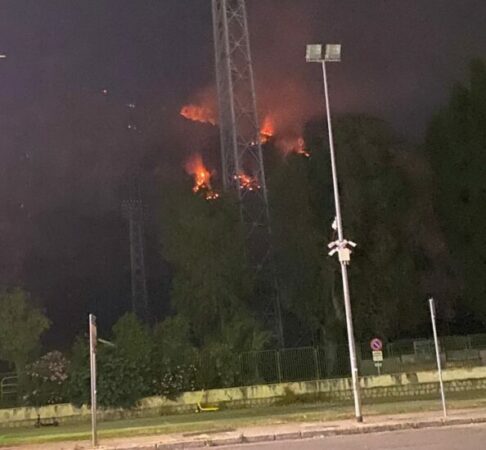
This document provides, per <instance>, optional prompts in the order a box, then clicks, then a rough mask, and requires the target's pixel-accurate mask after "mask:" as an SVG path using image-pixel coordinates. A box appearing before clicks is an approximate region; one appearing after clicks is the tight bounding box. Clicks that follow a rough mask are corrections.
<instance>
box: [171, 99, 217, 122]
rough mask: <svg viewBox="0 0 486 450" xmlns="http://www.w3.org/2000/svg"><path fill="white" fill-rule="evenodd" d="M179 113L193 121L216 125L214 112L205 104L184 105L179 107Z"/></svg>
mask: <svg viewBox="0 0 486 450" xmlns="http://www.w3.org/2000/svg"><path fill="white" fill-rule="evenodd" d="M180 115H181V116H182V117H185V118H186V119H188V120H192V121H194V122H201V123H210V124H211V125H216V114H215V113H214V111H213V110H212V108H209V107H207V106H198V105H193V104H190V105H185V106H183V107H182V108H181V111H180Z"/></svg>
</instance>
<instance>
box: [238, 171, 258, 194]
mask: <svg viewBox="0 0 486 450" xmlns="http://www.w3.org/2000/svg"><path fill="white" fill-rule="evenodd" d="M235 180H238V183H239V185H240V189H243V190H246V191H257V190H258V189H260V188H261V186H260V183H259V182H258V180H257V178H256V177H251V176H250V175H246V174H245V173H240V174H239V175H235Z"/></svg>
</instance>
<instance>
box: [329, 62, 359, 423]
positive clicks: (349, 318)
mask: <svg viewBox="0 0 486 450" xmlns="http://www.w3.org/2000/svg"><path fill="white" fill-rule="evenodd" d="M322 75H323V80H324V96H325V99H326V115H327V131H328V135H329V152H330V155H331V170H332V184H333V188H334V189H333V190H334V205H335V207H336V225H337V232H338V241H339V242H342V241H343V239H344V238H343V224H342V219H341V204H340V202H339V185H338V177H337V169H336V157H335V153H334V139H333V135H332V123H331V108H330V105H329V90H328V86H327V73H326V63H325V61H324V60H323V61H322ZM340 264H341V275H342V279H343V294H344V310H345V313H346V328H347V332H348V346H349V359H350V363H351V379H352V385H353V397H354V409H355V415H356V420H357V421H358V422H362V421H363V415H362V412H361V395H360V387H359V375H358V363H357V359H356V344H355V341H354V329H353V315H352V310H351V298H350V294H349V282H348V270H347V266H346V262H345V261H340Z"/></svg>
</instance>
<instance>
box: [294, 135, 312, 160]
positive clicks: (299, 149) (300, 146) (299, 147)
mask: <svg viewBox="0 0 486 450" xmlns="http://www.w3.org/2000/svg"><path fill="white" fill-rule="evenodd" d="M293 151H294V152H295V153H298V154H299V155H302V156H305V157H306V158H310V153H309V150H307V149H306V148H305V141H304V138H302V137H300V138H299V139H297V144H296V146H295V147H294V150H293Z"/></svg>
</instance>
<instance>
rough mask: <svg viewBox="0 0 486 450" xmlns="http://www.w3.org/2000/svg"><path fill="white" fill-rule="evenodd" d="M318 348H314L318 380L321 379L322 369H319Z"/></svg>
mask: <svg viewBox="0 0 486 450" xmlns="http://www.w3.org/2000/svg"><path fill="white" fill-rule="evenodd" d="M317 352H318V349H317V347H314V364H315V366H316V380H320V379H321V369H320V367H319V355H318V353H317Z"/></svg>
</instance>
